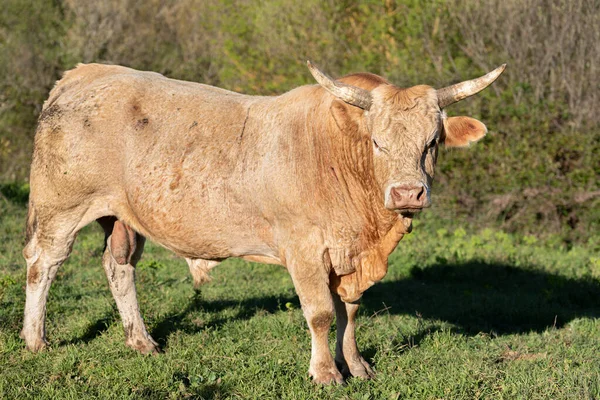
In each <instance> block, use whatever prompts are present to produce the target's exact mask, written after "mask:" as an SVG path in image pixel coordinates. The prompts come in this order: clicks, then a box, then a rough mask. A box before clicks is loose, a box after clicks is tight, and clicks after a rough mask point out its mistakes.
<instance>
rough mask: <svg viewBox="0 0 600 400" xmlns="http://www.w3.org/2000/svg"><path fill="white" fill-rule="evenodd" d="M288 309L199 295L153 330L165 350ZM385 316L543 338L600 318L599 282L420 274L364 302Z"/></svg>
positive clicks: (531, 275)
mask: <svg viewBox="0 0 600 400" xmlns="http://www.w3.org/2000/svg"><path fill="white" fill-rule="evenodd" d="M288 302H291V303H293V304H294V305H295V306H299V302H298V298H297V297H296V296H284V295H282V296H265V297H254V298H248V299H243V300H239V301H237V300H233V301H232V300H223V301H205V300H203V299H202V297H201V295H200V294H199V293H198V292H197V293H196V294H195V295H194V296H193V297H192V299H191V301H190V302H189V304H188V305H187V307H185V308H184V309H182V310H179V311H176V312H174V313H172V314H170V315H168V316H166V317H165V318H163V319H161V320H160V321H158V323H156V324H154V328H153V329H152V331H151V335H152V336H153V337H154V339H155V340H157V342H158V343H159V344H160V345H161V346H162V347H164V346H165V345H166V343H167V339H168V336H169V335H170V334H171V333H173V332H176V331H184V332H186V333H196V332H200V331H202V330H204V329H206V328H208V327H219V326H221V325H223V324H226V323H227V322H229V321H231V320H246V319H250V318H252V317H253V316H255V315H256V314H257V313H258V312H261V313H265V312H266V313H275V312H278V311H281V310H285V304H286V303H288ZM383 308H386V312H387V313H390V314H392V315H399V314H404V315H406V314H410V315H415V314H419V315H420V316H422V317H423V318H426V319H437V320H440V321H446V322H449V323H452V324H454V325H456V331H457V332H461V333H465V334H468V335H475V334H478V333H480V332H485V333H490V334H492V335H504V334H513V333H520V332H527V331H534V332H542V331H544V330H545V329H547V328H548V327H552V326H555V327H557V328H560V327H562V326H563V325H564V324H566V323H568V322H569V321H571V320H572V319H574V318H577V317H600V282H598V281H597V280H594V279H592V278H581V279H570V278H565V277H562V276H559V275H555V274H550V273H545V272H541V271H537V270H535V269H533V268H530V267H523V268H518V267H514V266H510V265H504V264H490V263H485V262H469V263H462V264H447V265H434V266H430V267H426V268H422V269H421V268H413V269H412V270H411V271H410V276H409V277H407V278H404V279H399V280H386V281H384V282H380V283H378V284H376V285H375V286H373V287H372V288H371V289H369V290H368V291H367V292H366V293H365V295H364V296H363V299H362V304H361V313H362V314H363V315H364V314H367V315H372V314H374V313H376V312H378V311H380V310H382V309H383ZM226 309H235V310H236V314H235V315H234V316H231V317H226V318H219V319H216V320H211V321H210V322H209V323H207V324H198V323H194V322H193V319H194V313H195V312H197V311H199V310H203V311H205V312H209V313H213V312H214V313H216V312H220V311H223V310H226ZM106 322H107V321H105V320H101V321H98V323H96V324H94V325H93V326H92V328H91V329H88V333H87V334H86V335H84V337H82V338H80V340H83V341H89V340H91V339H93V337H94V336H95V335H97V334H99V333H101V332H102V330H103V327H104V326H105V323H106ZM424 336H427V335H426V334H424ZM421 339H422V338H420V339H418V340H417V339H414V340H415V341H416V342H418V341H419V340H421ZM415 344H418V343H415ZM367 357H368V354H367Z"/></svg>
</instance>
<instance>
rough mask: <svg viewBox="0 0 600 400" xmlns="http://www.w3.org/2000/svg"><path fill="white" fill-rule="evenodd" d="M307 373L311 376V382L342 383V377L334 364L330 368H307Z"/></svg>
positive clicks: (320, 383)
mask: <svg viewBox="0 0 600 400" xmlns="http://www.w3.org/2000/svg"><path fill="white" fill-rule="evenodd" d="M308 374H309V375H310V376H312V378H313V382H314V383H317V384H319V385H331V384H332V383H335V384H338V385H343V384H344V377H343V376H342V374H341V373H340V371H338V369H337V368H336V367H335V366H334V367H332V368H315V370H312V369H311V370H309V371H308Z"/></svg>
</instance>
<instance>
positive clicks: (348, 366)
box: [332, 293, 375, 379]
mask: <svg viewBox="0 0 600 400" xmlns="http://www.w3.org/2000/svg"><path fill="white" fill-rule="evenodd" d="M332 296H333V301H334V304H335V313H336V325H337V341H336V345H335V362H336V364H337V365H338V367H339V368H340V370H341V371H342V374H344V375H345V376H347V375H352V376H356V377H359V378H364V379H370V378H373V377H374V376H375V373H374V372H373V370H372V369H371V366H370V365H369V363H368V362H366V361H365V359H364V358H363V357H362V356H361V355H360V352H359V351H358V346H357V344H356V336H355V332H356V314H357V313H358V303H345V302H343V301H342V299H340V296H338V295H337V294H335V293H332Z"/></svg>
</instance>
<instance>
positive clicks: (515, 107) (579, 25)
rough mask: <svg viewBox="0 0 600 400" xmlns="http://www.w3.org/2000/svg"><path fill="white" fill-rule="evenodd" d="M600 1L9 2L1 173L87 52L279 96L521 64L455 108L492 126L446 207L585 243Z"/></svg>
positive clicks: (445, 172)
mask: <svg viewBox="0 0 600 400" xmlns="http://www.w3.org/2000/svg"><path fill="white" fill-rule="evenodd" d="M598 43H600V3H598V2H597V1H594V0H508V1H491V0H486V1H477V2H474V1H468V0H450V1H441V0H440V1H438V0H430V1H426V2H423V1H418V0H405V1H390V0H387V1H359V2H356V1H322V0H305V1H301V2H299V1H292V0H275V1H268V2H265V1H259V0H227V1H221V0H178V1H173V0H171V1H163V0H147V1H137V0H99V1H94V2H87V1H76V0H4V1H3V7H2V9H0V71H2V74H0V182H14V181H20V182H22V181H25V180H26V179H27V175H28V167H29V160H30V154H31V143H32V138H33V135H34V131H35V123H36V118H37V116H38V114H39V112H40V108H41V105H42V103H43V101H44V99H45V98H46V97H47V94H48V92H49V90H50V89H51V88H52V86H53V85H54V82H55V81H56V80H57V79H59V78H60V76H61V74H62V72H63V71H64V70H67V69H69V68H72V67H73V66H74V65H76V64H77V63H79V62H105V63H116V64H123V65H127V66H131V67H134V68H138V69H145V70H153V71H158V72H161V73H163V74H165V75H167V76H169V77H173V78H178V79H186V80H194V81H199V82H205V83H208V84H213V85H217V86H220V87H224V88H228V89H231V90H235V91H240V92H245V93H255V94H277V93H282V92H284V91H286V90H289V89H291V88H293V87H296V86H298V85H302V84H307V83H313V81H312V78H311V76H310V74H309V73H308V71H307V69H306V66H305V60H306V59H308V58H310V59H312V60H314V61H316V62H317V63H318V64H320V65H321V66H322V67H323V68H325V69H326V70H328V71H330V73H331V74H332V75H334V76H336V75H337V76H339V75H343V74H346V73H350V72H356V71H370V72H374V73H377V74H381V75H383V76H386V77H387V78H389V79H390V80H392V81H393V82H395V83H396V84H398V85H400V86H410V85H415V84H419V83H427V84H430V85H433V86H437V87H440V86H444V85H447V84H450V83H454V82H457V81H460V80H464V79H469V78H473V77H475V76H478V75H480V74H482V73H484V72H487V71H488V70H490V69H492V68H493V67H495V66H497V65H499V64H501V63H503V62H507V63H508V65H509V68H508V69H507V71H506V72H505V74H504V75H503V76H502V78H501V79H500V80H499V81H498V82H497V83H495V84H494V86H493V87H492V88H491V89H488V90H487V91H485V92H484V93H482V94H480V95H478V96H476V97H474V98H473V99H470V100H467V101H464V102H461V103H459V104H458V105H456V106H453V107H451V108H450V109H449V110H448V112H449V114H454V115H460V114H468V115H471V116H474V117H476V118H480V119H481V120H482V121H484V122H485V123H486V124H487V125H488V127H489V128H490V131H491V134H490V135H489V136H488V137H487V138H486V139H485V140H484V141H483V143H481V144H478V145H476V146H474V148H472V149H470V150H467V151H464V150H452V151H445V152H443V154H442V157H441V159H440V162H439V168H438V170H439V174H438V176H437V182H436V188H435V191H434V192H435V193H436V194H437V198H436V199H435V203H436V204H437V207H436V209H435V211H434V212H436V214H437V215H438V216H439V217H440V218H442V219H444V220H448V221H450V220H452V219H454V217H456V216H459V217H460V218H461V219H463V220H469V221H471V222H477V224H478V225H479V226H481V225H482V224H483V225H488V226H489V225H493V226H499V227H501V228H503V229H505V230H509V231H525V232H529V233H535V234H538V235H549V234H558V235H560V236H561V237H562V238H563V240H565V241H567V242H572V241H573V240H577V241H585V240H587V239H589V233H590V232H592V231H595V230H597V229H599V228H600V222H599V221H600V215H599V212H598V208H599V207H598V204H599V201H600V200H599V199H600V190H599V189H600V187H599V183H598V182H599V179H598V178H599V176H600V162H598V154H600V127H599V126H600V113H599V112H598V109H599V108H600V101H599V100H600V90H599V89H600V83H599V82H600V81H599V80H598V76H600V46H598Z"/></svg>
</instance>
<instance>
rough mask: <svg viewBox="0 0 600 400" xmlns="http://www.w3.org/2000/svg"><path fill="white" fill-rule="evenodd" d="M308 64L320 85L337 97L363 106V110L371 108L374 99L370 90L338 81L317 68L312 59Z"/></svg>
mask: <svg viewBox="0 0 600 400" xmlns="http://www.w3.org/2000/svg"><path fill="white" fill-rule="evenodd" d="M306 65H308V69H309V70H310V73H311V74H312V76H313V77H314V78H315V80H316V81H317V82H318V83H319V85H321V86H323V87H324V88H325V89H326V90H327V91H328V92H329V93H331V94H332V95H334V96H335V97H338V98H340V99H341V100H343V101H345V102H346V103H348V104H352V105H353V106H356V107H359V108H362V109H363V110H369V108H371V103H372V102H373V99H372V97H371V93H370V92H369V91H368V90H365V89H362V88H359V87H356V86H352V85H346V84H345V83H342V82H339V81H336V80H335V79H333V78H331V77H330V76H329V75H327V74H326V73H324V72H323V71H321V70H320V69H319V68H317V67H316V66H315V65H314V64H313V63H312V62H310V60H307V61H306Z"/></svg>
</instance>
